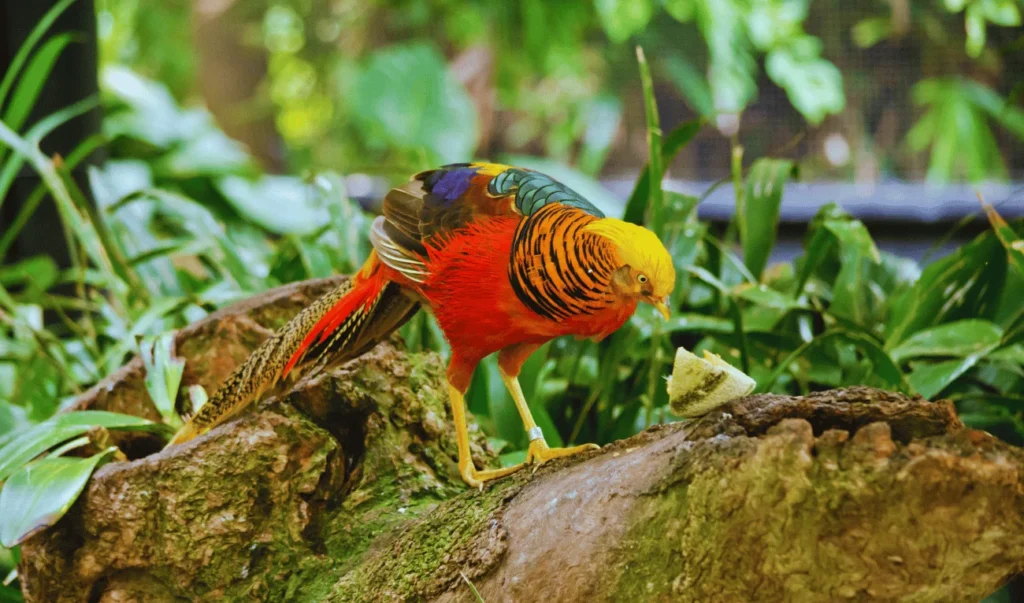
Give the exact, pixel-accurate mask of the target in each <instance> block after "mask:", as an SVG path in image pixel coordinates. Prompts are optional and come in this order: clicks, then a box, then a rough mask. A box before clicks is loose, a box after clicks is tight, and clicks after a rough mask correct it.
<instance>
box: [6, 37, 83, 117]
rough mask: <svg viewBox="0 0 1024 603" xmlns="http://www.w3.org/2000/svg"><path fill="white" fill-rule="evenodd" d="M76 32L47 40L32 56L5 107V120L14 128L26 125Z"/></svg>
mask: <svg viewBox="0 0 1024 603" xmlns="http://www.w3.org/2000/svg"><path fill="white" fill-rule="evenodd" d="M75 38H76V35H75V34H71V33H64V34H60V35H57V36H53V37H52V38H50V39H49V40H47V41H46V42H45V43H44V44H43V45H42V46H41V47H40V48H39V51H38V52H36V54H35V55H34V56H33V57H32V61H31V62H30V63H29V64H28V68H27V69H26V70H25V74H24V75H23V76H22V78H21V81H19V82H18V87H17V88H15V89H14V95H13V96H12V97H11V102H10V104H9V105H7V107H6V109H4V114H3V121H4V123H6V124H7V125H8V127H10V128H11V129H13V130H20V129H21V127H22V126H23V125H25V120H27V119H28V116H29V114H30V113H32V108H33V107H34V106H35V104H36V101H37V100H38V99H39V93H40V92H42V91H43V86H44V85H45V84H46V81H47V78H49V77H50V72H51V71H53V66H54V65H55V64H56V63H57V59H59V58H60V55H61V53H62V52H64V49H65V48H67V46H68V44H70V43H71V42H72V41H74V40H75Z"/></svg>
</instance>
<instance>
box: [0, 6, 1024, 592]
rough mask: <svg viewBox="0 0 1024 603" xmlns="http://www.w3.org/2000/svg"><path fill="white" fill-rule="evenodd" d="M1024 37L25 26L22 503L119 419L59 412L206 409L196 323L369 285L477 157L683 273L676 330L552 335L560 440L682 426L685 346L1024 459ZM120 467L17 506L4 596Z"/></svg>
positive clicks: (16, 342)
mask: <svg viewBox="0 0 1024 603" xmlns="http://www.w3.org/2000/svg"><path fill="white" fill-rule="evenodd" d="M1022 10H1024V0H519V1H508V0H463V1H454V0H391V1H385V0H160V1H154V0H148V1H144V0H32V1H26V0H21V1H15V0H8V1H6V2H3V3H0V64H2V65H3V67H4V68H3V75H2V78H0V482H4V481H5V480H7V481H6V483H8V484H10V483H13V482H17V481H18V480H21V482H25V481H26V480H28V477H27V476H28V468H30V467H34V466H39V465H40V463H44V462H48V461H50V460H57V461H62V462H63V461H67V458H65V457H64V456H62V455H67V454H70V455H72V456H73V455H75V454H78V453H80V450H79V447H80V446H82V443H81V440H83V439H84V440H85V441H86V442H88V438H86V437H85V436H84V435H83V434H84V433H85V430H86V428H88V427H89V425H90V423H89V421H96V419H91V418H90V419H86V418H80V419H77V418H76V419H74V420H76V421H79V423H80V425H79V424H76V425H78V426H79V427H81V426H85V427H84V428H83V429H81V430H79V431H75V430H72V431H73V433H72V432H69V431H68V429H67V425H61V424H60V421H61V420H62V419H61V417H67V416H68V415H62V414H61V413H62V412H64V411H67V410H68V408H69V407H70V406H72V405H73V404H74V401H75V399H76V397H77V396H79V395H80V394H81V393H82V392H84V391H85V390H87V389H88V388H89V387H92V386H93V385H94V384H96V383H97V382H98V381H100V380H101V379H103V378H104V377H105V376H107V375H109V374H111V373H112V372H114V371H116V370H117V369H118V368H119V367H120V366H122V364H124V363H125V362H126V361H127V360H129V359H130V358H131V357H133V356H135V355H137V354H139V355H141V356H142V357H143V359H144V361H145V363H146V368H147V374H148V375H156V376H157V377H156V378H154V379H152V380H150V379H147V382H146V387H147V391H148V393H149V394H150V397H151V399H152V400H153V403H154V407H155V408H156V409H157V410H158V411H159V413H160V416H161V418H162V421H163V422H165V423H167V424H169V425H172V426H173V425H175V424H177V422H178V421H179V420H180V417H179V415H180V414H181V413H183V412H187V411H188V410H189V409H190V408H194V407H195V405H197V404H200V403H201V402H202V400H203V399H204V395H205V394H204V393H203V392H202V388H201V387H199V388H198V391H197V389H196V387H189V386H191V385H194V384H189V383H182V374H183V370H184V368H183V367H184V362H185V360H184V359H181V358H178V357H176V356H175V350H174V333H175V331H176V330H177V329H180V328H181V327H183V326H184V325H187V324H189V323H192V322H195V321H197V320H200V319H202V318H204V317H205V316H207V315H208V314H209V313H210V312H213V311H214V310H216V309H218V308H221V307H223V306H225V305H228V304H230V303H232V302H235V301H237V300H240V299H243V298H246V297H249V296H252V295H255V294H256V293H259V292H261V291H265V290H266V289H269V288H272V287H275V286H279V285H282V284H284V283H289V282H293V281H297V280H302V279H309V278H317V277H325V276H328V275H332V274H338V273H350V272H352V271H353V270H355V269H356V268H357V267H358V266H359V265H360V264H361V263H362V261H363V260H364V258H365V257H366V254H367V253H368V250H369V244H368V240H367V227H368V225H369V220H370V219H372V214H373V212H374V211H375V210H376V209H377V207H378V203H379V200H380V198H381V197H382V195H383V194H384V192H385V191H386V190H387V189H388V187H390V186H393V185H395V184H397V183H400V182H403V181H405V180H406V179H407V178H408V177H409V176H410V175H411V174H413V173H415V172H417V171H420V170H424V169H428V168H431V167H435V166H437V165H439V164H442V163H446V162H460V161H467V160H471V159H476V158H479V159H489V160H495V161H501V162H508V163H514V164H519V165H523V166H526V167H533V168H536V169H540V170H542V171H545V172H547V173H548V174H550V175H552V176H554V177H555V178H557V179H559V180H562V181H563V182H564V183H566V184H568V185H569V186H570V187H572V188H574V189H576V190H577V191H578V192H580V193H581V194H583V195H584V196H586V197H587V198H588V199H590V200H591V201H592V202H594V203H595V204H596V205H597V206H599V207H600V208H602V209H603V210H604V211H605V212H606V213H608V214H609V215H613V216H623V217H624V218H625V219H628V220H631V221H634V222H638V223H639V222H642V223H644V224H645V225H646V226H648V227H649V228H651V229H652V230H654V231H655V232H656V233H657V234H658V235H659V236H660V237H661V238H662V240H663V241H665V242H666V245H667V246H668V248H669V250H670V252H671V253H672V255H673V258H674V260H675V262H676V269H677V273H678V274H679V282H678V286H677V290H676V292H675V293H674V294H673V298H672V305H673V309H674V310H675V311H676V315H675V316H674V317H673V319H672V320H671V321H669V322H667V323H666V322H664V321H663V320H662V319H661V318H660V317H656V316H655V315H654V314H653V313H651V312H648V311H647V309H643V310H641V311H639V312H637V314H636V316H634V317H633V319H631V321H630V322H629V323H627V324H626V325H625V326H624V327H623V328H622V329H620V330H619V331H618V332H616V333H615V334H614V335H613V336H611V337H610V338H608V339H607V340H606V341H604V342H601V343H600V344H598V343H594V342H589V341H572V340H568V339H566V340H564V341H563V340H556V341H554V342H551V343H550V344H548V345H545V346H544V347H542V348H541V349H540V350H539V351H538V352H537V353H535V354H534V355H533V356H532V357H531V359H530V361H529V362H528V363H527V365H526V366H525V367H524V370H523V374H522V376H521V381H522V383H523V388H524V391H525V394H526V398H527V399H528V400H529V402H530V405H531V410H532V412H533V415H534V417H535V418H536V420H537V422H538V424H539V425H540V426H541V427H542V428H543V430H544V433H545V436H546V438H547V440H548V442H549V443H551V444H552V445H553V446H554V445H561V444H563V443H568V442H576V443H580V442H598V443H602V444H603V443H607V442H609V441H612V440H615V439H619V438H623V437H627V436H630V435H632V434H634V433H637V432H638V431H640V430H643V429H644V428H646V427H648V426H650V425H651V424H653V423H659V422H667V421H672V420H676V418H675V417H674V416H673V415H672V414H671V413H670V412H669V404H668V395H667V392H666V389H665V376H666V375H668V374H669V372H670V371H671V365H672V358H673V354H674V351H675V349H676V348H677V347H686V348H687V349H690V350H692V351H694V352H695V353H698V354H700V353H701V352H702V351H709V352H713V353H716V354H719V355H721V357H722V358H724V359H725V360H727V361H728V362H730V363H732V364H733V365H735V366H737V367H739V368H741V369H742V370H743V371H744V372H746V373H747V374H749V375H751V376H752V377H753V378H754V379H755V380H756V381H757V384H758V390H757V391H759V392H776V393H784V394H802V393H807V392H810V391H815V390H820V389H825V388H832V387H843V386H850V385H873V386H878V387H884V388H888V389H893V390H900V391H904V392H907V393H914V394H920V395H922V396H924V397H926V398H929V399H949V400H952V401H953V402H954V403H955V404H956V407H957V410H958V412H959V413H960V416H961V417H962V418H963V420H964V422H965V423H967V424H968V425H970V426H971V427H975V428H978V429H984V430H987V431H989V432H991V433H993V434H996V435H998V436H999V437H1001V438H1004V439H1006V440H1007V441H1010V442H1013V443H1015V444H1018V445H1020V444H1024V305H1022V304H1021V294H1022V292H1024V28H1022V27H1021V12H1022ZM638 48H642V49H643V56H645V57H646V60H645V61H644V60H640V57H639V56H638ZM648 75H649V78H648V77H647V76H648ZM652 149H653V151H654V153H653V154H652ZM659 151H660V152H659ZM652 157H653V158H654V159H655V161H653V162H650V163H649V161H648V160H649V159H650V158H652ZM661 164H664V165H663V166H662V165H661ZM662 168H664V170H663V169H662ZM662 171H664V172H665V175H666V177H665V178H664V187H663V188H662V187H658V186H650V183H651V182H652V181H655V182H657V181H660V180H661V176H662ZM652 179H653V180H652ZM663 189H664V190H663ZM979 195H980V196H981V198H982V199H984V201H985V202H987V203H989V204H991V206H990V207H989V208H988V211H983V207H982V204H981V203H979V198H978V197H979ZM402 334H403V336H404V340H405V342H406V346H407V347H408V349H409V350H410V351H412V352H419V351H424V350H433V351H436V352H439V353H440V354H442V355H444V354H447V353H448V349H447V344H446V342H445V341H444V338H443V336H442V334H441V332H440V330H439V329H438V327H437V325H436V324H435V323H434V321H433V320H432V319H431V318H430V317H429V316H427V315H426V314H423V313H421V314H420V315H418V316H417V317H416V318H414V319H413V320H412V321H410V322H409V323H408V324H407V325H406V326H405V327H403V329H402ZM468 400H469V404H470V409H471V411H472V412H473V414H474V416H475V419H476V421H477V422H478V424H479V425H480V427H481V428H482V429H483V430H484V431H485V432H486V434H487V435H488V437H489V438H490V442H491V444H492V448H493V450H494V451H495V452H497V453H498V454H500V455H501V459H502V462H504V463H506V464H511V463H515V462H518V461H521V460H522V459H523V457H524V455H525V447H526V441H525V436H524V434H523V431H522V424H521V422H520V420H519V418H518V415H517V413H516V410H515V406H514V405H513V404H512V401H511V399H510V398H509V397H508V395H507V393H506V392H505V389H504V387H503V384H502V382H501V379H500V375H499V373H498V369H497V365H496V363H495V362H493V359H490V360H487V361H485V362H484V363H482V364H481V366H480V368H479V369H478V370H477V371H476V373H475V375H474V380H473V384H472V386H471V387H470V391H469V396H468ZM72 416H74V415H72ZM108 419H109V417H108ZM105 420H107V419H105ZM133 420H134V421H136V423H137V421H138V419H133ZM118 421H119V422H118ZM136 423H132V422H131V421H126V420H125V419H124V418H123V417H122V418H121V419H118V420H117V421H114V420H113V419H109V421H108V422H107V423H105V424H102V425H100V426H102V427H109V428H110V429H122V428H125V429H127V428H128V427H126V425H127V426H130V425H136V427H137V424H136ZM151 427H153V426H152V425H150V426H149V428H151ZM76 429H77V427H76ZM69 433H70V435H69ZM78 436H81V437H78ZM72 438H77V439H72ZM64 442H67V444H66V445H60V444H62V443H64ZM54 447H56V449H55V450H53V451H51V452H50V453H49V455H48V456H45V457H44V458H42V459H38V458H37V457H38V456H39V455H40V453H43V452H44V451H46V450H49V449H51V448H54ZM76 450H77V451H78V452H76ZM26 451H27V452H26ZM111 452H112V451H111V450H108V451H107V453H106V454H108V456H107V457H102V458H101V457H100V456H94V457H91V459H80V460H81V461H82V463H83V464H81V465H76V467H77V469H76V471H79V473H78V474H76V475H77V476H78V478H80V481H79V482H76V484H77V486H75V488H77V489H75V488H71V487H66V488H63V489H62V490H61V492H62V496H66V498H63V499H61V500H59V501H56V502H53V500H54V499H53V497H51V496H49V495H48V494H47V495H45V496H44V495H41V494H40V495H39V496H36V493H37V492H40V491H42V490H40V489H41V488H45V487H49V486H50V485H52V484H48V483H45V484H42V485H37V484H35V483H33V484H31V487H30V486H26V487H24V488H22V489H21V492H22V494H21V496H22V498H21V499H19V498H17V496H16V495H14V494H10V495H8V496H6V497H4V498H0V542H3V543H4V544H5V545H6V546H7V547H8V548H3V547H0V601H5V602H6V601H17V600H20V594H19V593H18V591H17V588H16V577H17V573H16V570H13V569H12V568H14V566H15V565H16V563H17V560H18V551H17V547H15V546H14V545H15V544H17V542H19V540H18V538H17V537H15V536H18V537H24V536H25V534H26V533H28V532H26V531H25V530H29V531H31V530H32V529H35V527H38V526H39V525H44V524H45V523H46V522H52V521H55V520H56V519H57V518H59V517H60V514H61V513H63V511H64V510H66V509H67V508H68V506H70V505H71V503H72V502H73V501H74V498H75V497H76V496H77V494H78V492H79V491H80V489H81V486H82V485H84V483H85V481H86V480H87V479H88V476H89V475H90V473H91V471H92V469H93V468H94V467H95V465H96V464H97V463H98V462H100V461H101V460H105V459H106V458H109V453H111ZM128 453H129V456H131V454H132V451H128ZM76 458H77V457H76ZM5 459H7V462H6V463H5ZM10 459H15V460H10ZM33 459H36V460H33ZM9 491H10V490H9V489H5V490H3V492H4V493H5V494H7V493H8V492H9ZM44 500H45V501H51V502H53V504H58V503H59V505H62V506H61V508H62V509H63V510H58V512H54V510H53V509H52V508H48V507H47V508H43V507H40V506H39V505H40V504H41V503H40V501H44ZM3 505H16V506H17V508H18V511H17V513H14V512H12V511H11V509H9V508H6V507H4V506H3ZM14 517H19V518H22V519H24V522H22V523H16V522H14V520H12V519H11V518H14ZM40 522H42V523H40ZM5 535H14V536H11V537H10V538H7V537H6V536H5ZM8 570H10V572H11V573H8ZM5 574H6V576H7V577H6V579H4V575H5ZM1008 600H1013V599H1012V593H1011V592H1010V590H1007V589H1004V590H1003V591H1001V592H1000V593H999V594H997V595H995V596H994V597H993V598H992V601H1008Z"/></svg>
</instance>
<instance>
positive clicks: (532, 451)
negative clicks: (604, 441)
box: [526, 439, 601, 471]
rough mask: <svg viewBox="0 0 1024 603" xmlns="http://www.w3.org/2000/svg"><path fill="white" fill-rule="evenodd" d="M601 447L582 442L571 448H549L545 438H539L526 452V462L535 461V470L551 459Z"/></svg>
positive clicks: (531, 443)
mask: <svg viewBox="0 0 1024 603" xmlns="http://www.w3.org/2000/svg"><path fill="white" fill-rule="evenodd" d="M600 449H601V447H600V446H598V445H597V444H582V445H580V446H572V447H569V448H548V444H547V442H545V441H544V440H543V439H537V440H533V441H532V442H530V448H529V449H528V450H527V452H526V462H527V463H531V462H532V463H534V471H536V470H537V467H540V466H541V465H543V464H544V463H546V462H548V461H550V460H551V459H557V458H562V457H566V456H573V455H576V454H582V453H584V452H589V451H592V450H600Z"/></svg>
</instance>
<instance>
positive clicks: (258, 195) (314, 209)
mask: <svg viewBox="0 0 1024 603" xmlns="http://www.w3.org/2000/svg"><path fill="white" fill-rule="evenodd" d="M217 188H218V189H219V190H220V192H221V193H222V194H223V195H224V198H225V199H227V201H228V203H230V204H231V206H232V207H233V208H234V209H235V211H237V212H238V214H239V215H240V216H242V217H243V218H245V219H247V220H249V221H250V222H252V223H254V224H256V225H257V226H259V227H260V228H263V229H265V230H268V231H270V232H273V233H276V234H297V235H304V234H312V233H313V232H315V231H317V230H319V229H320V228H323V227H324V226H326V225H327V224H328V223H329V220H330V213H329V212H328V210H327V208H326V207H324V206H323V205H322V204H320V203H318V202H317V200H318V198H319V195H318V194H317V192H316V191H314V190H313V188H312V185H310V184H307V183H305V182H303V181H301V180H299V179H298V178H295V177H291V176H263V177H261V178H260V179H259V180H257V181H251V180H247V179H245V178H241V177H239V176H227V177H225V178H221V179H220V180H218V181H217Z"/></svg>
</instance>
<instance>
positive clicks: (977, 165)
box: [907, 78, 1024, 181]
mask: <svg viewBox="0 0 1024 603" xmlns="http://www.w3.org/2000/svg"><path fill="white" fill-rule="evenodd" d="M914 102H915V103H916V104H918V105H920V106H922V107H924V108H925V113H924V115H922V116H921V119H920V120H918V121H917V123H915V124H914V127H913V128H912V129H911V130H910V131H909V132H908V133H907V144H908V145H909V146H910V148H911V149H912V150H914V151H923V150H925V149H929V150H930V161H929V164H928V178H929V179H931V180H936V181H947V180H950V179H951V178H953V177H955V176H959V175H965V176H967V177H969V178H970V179H971V180H982V179H985V178H989V177H995V178H1005V177H1006V166H1005V165H1004V163H1003V159H1002V155H1001V153H1000V150H999V145H998V143H997V142H996V138H995V136H994V134H993V133H992V130H991V128H990V127H989V122H990V121H994V122H996V123H998V124H1000V125H1001V126H1003V127H1004V128H1006V129H1007V130H1010V131H1011V132H1013V133H1014V134H1015V135H1016V136H1017V137H1019V138H1022V139H1024V110H1021V109H1020V108H1018V107H1015V106H1013V105H1011V104H1009V102H1008V101H1006V100H1004V99H1003V98H1001V97H1000V96H999V95H998V94H996V93H995V92H994V91H992V89H991V88H988V87H987V86H985V85H983V84H979V83H977V82H971V81H966V80H962V79H938V78H933V79H927V80H924V81H922V82H920V83H918V84H917V85H916V86H914Z"/></svg>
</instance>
